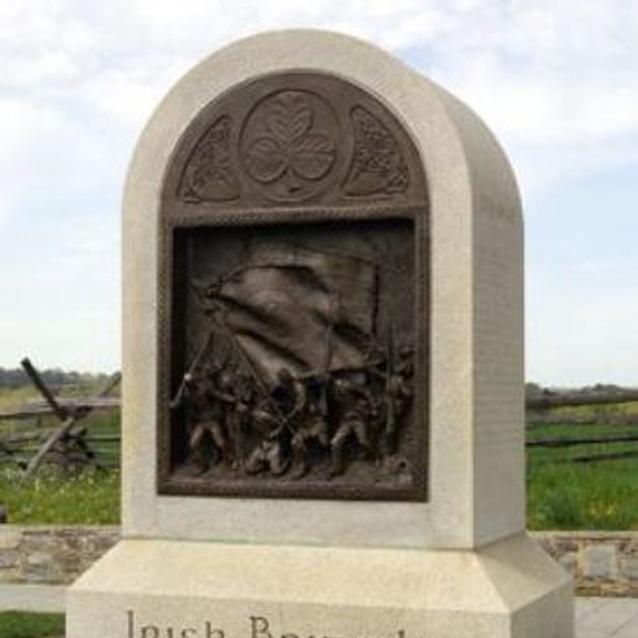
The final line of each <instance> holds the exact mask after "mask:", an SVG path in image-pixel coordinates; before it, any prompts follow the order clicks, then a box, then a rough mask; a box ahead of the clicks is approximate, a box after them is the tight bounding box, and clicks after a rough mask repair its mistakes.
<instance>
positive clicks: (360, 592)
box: [67, 534, 573, 638]
mask: <svg viewBox="0 0 638 638" xmlns="http://www.w3.org/2000/svg"><path fill="white" fill-rule="evenodd" d="M572 636H573V604H572V585H571V579H570V577H569V576H568V575H567V574H566V573H565V572H564V571H563V570H562V569H561V568H560V567H559V566H557V565H556V563H554V562H553V561H552V560H551V559H550V558H549V557H548V556H547V555H546V554H545V553H544V552H543V551H542V550H541V549H540V548H538V547H537V546H536V545H535V544H534V543H533V541H531V540H530V539H529V538H528V537H527V536H526V535H525V534H520V535H516V536H514V537H511V538H509V539H506V540H503V541H500V542H498V543H494V544H492V545H489V546H487V547H485V548H483V549H481V550H480V551H469V550H464V551H450V550H445V551H440V550H436V551H426V550H416V549H415V550H397V549H356V550H355V549H349V548H335V547H329V548H328V547H326V548H321V547H307V546H305V547H301V546H296V547H291V546H265V545H262V546H257V545H229V544H218V543H205V542H184V541H180V542H176V541H166V540H124V541H121V542H120V543H119V544H118V545H117V546H116V547H115V548H114V549H112V550H111V551H110V552H109V553H108V554H107V555H106V556H105V557H103V558H102V559H101V560H100V561H99V562H98V563H96V564H95V565H94V566H93V567H92V568H91V569H90V570H89V571H88V572H87V573H86V574H84V575H83V576H82V577H81V578H80V579H79V580H78V581H77V582H76V583H75V584H74V585H73V587H71V589H70V590H69V592H68V595H67V638H510V637H511V638H514V637H516V638H519V637H520V638H523V637H524V638H572Z"/></svg>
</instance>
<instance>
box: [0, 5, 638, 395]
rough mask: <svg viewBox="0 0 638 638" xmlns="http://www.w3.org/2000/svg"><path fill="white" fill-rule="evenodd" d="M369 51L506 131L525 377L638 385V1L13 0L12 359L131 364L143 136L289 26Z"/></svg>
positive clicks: (5, 96) (6, 42)
mask: <svg viewBox="0 0 638 638" xmlns="http://www.w3.org/2000/svg"><path fill="white" fill-rule="evenodd" d="M285 27H317V28H326V29H332V30H335V31H340V32H343V33H347V34H351V35H354V36H358V37H361V38H365V39H367V40H370V41H372V42H374V43H376V44H377V45H379V46H381V47H383V48H385V49H386V50H388V51H389V52H391V53H393V54H394V55H396V56H398V57H399V58H401V59H402V60H403V61H405V62H406V63H408V64H410V65H411V66H413V67H415V68H417V69H418V70H419V71H421V72H422V73H424V74H426V75H428V76H429V77H431V78H432V79H433V80H435V81H436V82H438V83H439V84H442V85H443V86H445V87H446V88H448V89H449V90H451V91H452V92H453V93H455V94H456V95H457V96H459V97H460V98H461V99H463V100H464V101H465V102H466V103H467V104H468V105H470V106H471V107H472V108H473V109H474V110H475V111H476V112H477V113H478V114H479V115H480V116H481V117H482V118H483V119H484V120H485V121H486V122H487V124H488V125H489V127H490V128H491V129H492V130H493V131H494V132H495V133H496V135H497V136H498V138H499V140H500V141H501V143H502V145H503V147H504V148H505V150H506V152H507V154H508V155H509V157H510V160H511V162H512V164H513V167H514V170H515V172H516V174H517V177H518V181H519V185H520V188H521V192H522V196H523V202H524V207H525V219H526V348H527V349H526V353H527V354H526V358H527V364H526V366H527V369H526V375H527V378H528V379H529V380H533V381H537V382H539V383H542V384H545V385H563V386H564V385H584V384H591V383H596V382H605V383H622V384H626V385H634V386H638V334H637V330H636V329H637V327H638V294H637V292H638V283H637V282H638V256H637V255H638V219H637V217H638V0H578V2H560V1H559V0H554V1H550V0H520V1H519V0H481V1H477V0H313V1H312V2H298V1H295V0H269V1H267V2H266V1H261V2H260V1H258V0H254V1H245V0H232V2H231V1H226V0H179V1H175V0H171V1H169V0H109V1H108V2H86V0H10V1H9V0H5V1H2V2H0V56H1V57H0V60H1V62H0V273H1V274H0V366H2V367H15V366H17V365H18V363H19V360H20V359H21V358H22V357H23V356H24V355H27V354H28V355H29V356H30V357H31V358H32V360H33V361H34V363H35V364H36V365H38V366H40V367H58V366H59V367H63V368H66V369H77V370H83V371H97V370H101V371H111V370H114V369H116V368H118V366H119V363H120V334H121V331H120V203H121V193H122V185H123V181H124V177H125V174H126V168H127V163H128V161H129V158H130V156H131V153H132V150H133V147H134V144H135V141H136V139H137V137H138V135H139V133H140V132H141V129H142V127H143V126H144V123H145V122H146V120H147V119H148V118H149V116H150V114H151V113H152V111H153V109H154V107H155V106H156V105H157V103H158V102H159V100H160V99H161V98H162V96H163V95H164V94H165V93H166V92H167V90H168V89H169V88H170V87H171V85H172V84H174V83H175V82H176V81H177V80H178V79H179V77H180V76H181V75H182V74H183V73H185V72H186V71H187V70H188V69H189V68H191V67H192V66H193V65H194V64H196V63H197V62H198V61H199V60H201V59H202V58H203V57H205V56H206V55H208V54H209V53H211V52H212V51H214V50H215V49H217V48H219V47H220V46H223V45H225V44H228V43H229V42H231V41H232V40H235V39H237V38H239V37H243V36H246V35H250V34H253V33H256V32H259V31H264V30H267V29H272V28H285Z"/></svg>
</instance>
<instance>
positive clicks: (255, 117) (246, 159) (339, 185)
mask: <svg viewBox="0 0 638 638" xmlns="http://www.w3.org/2000/svg"><path fill="white" fill-rule="evenodd" d="M163 199H164V201H165V202H166V203H168V204H172V205H173V206H177V207H178V211H179V212H178V213H175V212H174V211H175V210H176V209H175V208H172V209H166V210H167V212H168V214H183V215H188V213H189V211H190V212H196V211H195V210H194V207H195V206H196V205H200V206H202V205H203V206H205V207H213V206H218V207H222V208H223V209H224V210H228V209H229V207H230V209H232V210H235V209H237V210H239V209H253V208H258V207H281V206H294V205H300V206H304V207H307V206H308V207H310V206H319V205H324V206H325V205H330V206H348V205H352V204H355V203H356V204H357V205H361V203H364V204H375V203H376V204H384V205H386V206H387V204H391V205H392V206H406V205H423V204H424V203H425V201H426V199H427V193H426V187H425V178H424V172H423V164H422V162H421V160H420V158H419V154H418V151H417V150H416V147H415V145H414V143H413V142H412V141H411V139H410V137H409V135H408V134H407V133H406V131H405V130H404V128H403V127H402V126H401V124H400V123H399V122H398V121H397V119H396V117H395V116H394V115H393V114H392V113H390V111H389V110H388V109H387V108H386V107H385V106H384V105H382V104H381V103H380V102H379V101H378V100H377V99H376V98H375V97H374V96H372V95H371V94H369V93H367V92H366V91H364V90H362V89H361V88H359V87H357V86H355V85H354V84H351V83H349V82H347V81H345V80H343V79H341V78H338V77H336V76H333V75H328V74H324V73H309V72H288V73H279V74H273V75H268V76H264V77H261V78H257V79H253V80H251V81H249V82H246V83H243V84H241V85H238V86H236V87H234V88H232V89H231V90H229V91H227V92H226V93H225V94H224V95H222V96H220V97H219V98H218V99H216V100H214V101H213V102H212V103H210V104H209V105H207V106H206V107H205V108H204V109H203V110H202V111H201V112H200V113H199V114H198V116H197V117H196V118H194V120H193V121H192V122H191V123H190V125H189V126H188V128H187V130H186V131H185V133H184V134H183V135H182V137H181V139H180V141H179V143H178V145H177V148H176V150H175V153H174V155H173V158H172V161H171V163H170V166H169V170H168V173H167V177H166V179H165V183H164V190H163ZM182 205H185V206H184V207H182Z"/></svg>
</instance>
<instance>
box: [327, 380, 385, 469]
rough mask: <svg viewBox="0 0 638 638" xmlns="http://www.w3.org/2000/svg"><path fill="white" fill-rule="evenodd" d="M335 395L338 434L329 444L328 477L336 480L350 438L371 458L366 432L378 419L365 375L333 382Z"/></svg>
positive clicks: (342, 467) (368, 436) (376, 409)
mask: <svg viewBox="0 0 638 638" xmlns="http://www.w3.org/2000/svg"><path fill="white" fill-rule="evenodd" d="M334 395H335V399H336V401H337V403H338V405H339V410H340V418H339V424H338V426H337V431H336V432H335V434H334V436H333V437H332V440H331V441H330V448H331V467H330V476H338V475H340V474H343V472H344V471H345V450H344V446H345V444H346V443H347V442H348V440H349V439H351V438H354V440H355V441H356V442H357V443H358V444H359V445H360V446H361V447H362V448H363V449H364V450H365V452H366V453H367V454H368V455H371V456H372V453H373V446H372V441H371V440H370V432H369V429H370V426H371V425H372V423H373V422H374V420H375V419H376V417H377V415H378V408H377V405H376V402H375V400H374V397H373V396H372V393H371V391H370V387H369V385H368V384H367V383H366V379H365V375H364V374H360V375H359V376H357V377H346V378H341V379H337V380H336V381H335V382H334Z"/></svg>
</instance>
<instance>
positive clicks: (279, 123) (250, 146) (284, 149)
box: [240, 90, 339, 202]
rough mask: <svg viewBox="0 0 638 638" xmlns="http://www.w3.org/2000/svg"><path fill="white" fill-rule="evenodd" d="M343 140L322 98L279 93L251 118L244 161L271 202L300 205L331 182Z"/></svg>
mask: <svg viewBox="0 0 638 638" xmlns="http://www.w3.org/2000/svg"><path fill="white" fill-rule="evenodd" d="M338 139H339V125H338V122H337V118H336V116H335V114H334V112H333V111H332V109H331V107H330V106H329V105H328V104H327V102H326V101H325V100H323V98H321V97H319V96H318V95H316V94H315V93H311V92H310V91H299V90H283V91H277V92H276V93H271V94H270V95H267V96H266V97H265V98H263V99H262V100H261V101H259V102H258V103H257V104H256V105H255V107H254V108H253V109H252V110H251V111H250V113H249V114H248V116H247V118H246V121H245V123H244V126H243V129H242V132H241V141H240V158H241V162H242V164H243V167H244V170H245V172H246V174H247V175H248V176H249V177H250V178H251V179H252V180H253V181H254V183H255V184H256V185H257V186H258V187H259V188H260V190H261V191H262V192H263V194H264V195H265V196H266V197H267V198H268V199H271V200H273V201H278V202H300V201H304V200H306V199H308V198H310V197H313V196H314V195H316V194H317V193H319V192H320V191H321V190H322V189H323V188H325V187H326V186H327V185H328V183H329V182H330V177H331V173H332V169H333V167H334V165H335V161H336V158H337V141H338Z"/></svg>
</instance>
